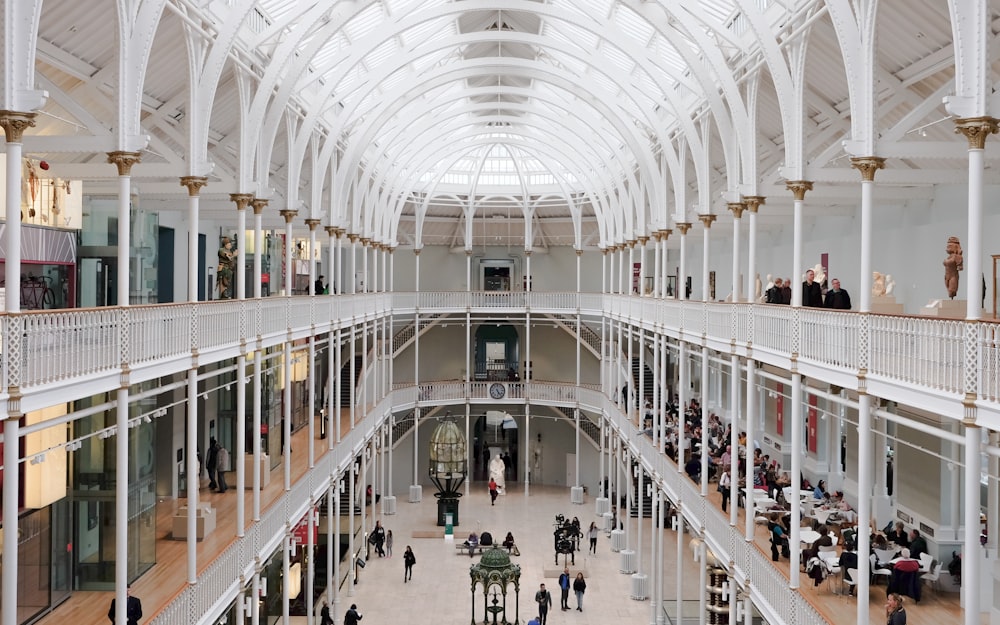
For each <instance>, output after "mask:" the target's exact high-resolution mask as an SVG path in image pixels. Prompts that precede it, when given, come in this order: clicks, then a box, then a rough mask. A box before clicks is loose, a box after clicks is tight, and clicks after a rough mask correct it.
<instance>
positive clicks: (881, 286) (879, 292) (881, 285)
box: [872, 271, 885, 297]
mask: <svg viewBox="0 0 1000 625" xmlns="http://www.w3.org/2000/svg"><path fill="white" fill-rule="evenodd" d="M883 295H885V276H883V275H882V274H881V273H879V272H877V271H873V272H872V297H882V296H883Z"/></svg>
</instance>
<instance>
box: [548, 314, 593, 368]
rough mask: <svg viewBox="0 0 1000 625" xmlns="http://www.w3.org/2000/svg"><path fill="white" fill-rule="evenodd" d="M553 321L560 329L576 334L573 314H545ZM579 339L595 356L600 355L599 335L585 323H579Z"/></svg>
mask: <svg viewBox="0 0 1000 625" xmlns="http://www.w3.org/2000/svg"><path fill="white" fill-rule="evenodd" d="M545 316H546V317H547V318H549V319H552V320H553V321H555V322H556V323H557V324H558V325H559V326H560V327H561V328H562V329H564V330H566V331H567V332H569V333H571V334H574V335H575V334H576V317H574V316H573V315H545ZM580 340H581V341H583V344H584V345H586V346H587V347H588V348H589V349H590V351H591V352H592V353H593V354H594V356H596V357H597V358H600V357H601V336H600V335H599V334H598V333H597V332H594V330H592V329H591V328H590V326H588V325H587V324H585V323H580Z"/></svg>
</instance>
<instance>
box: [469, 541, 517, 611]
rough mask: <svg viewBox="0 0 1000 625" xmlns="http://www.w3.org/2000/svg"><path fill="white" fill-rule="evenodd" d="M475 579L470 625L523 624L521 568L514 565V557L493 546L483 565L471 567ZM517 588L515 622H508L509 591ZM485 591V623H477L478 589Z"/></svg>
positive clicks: (471, 573)
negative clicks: (521, 619) (479, 624)
mask: <svg viewBox="0 0 1000 625" xmlns="http://www.w3.org/2000/svg"><path fill="white" fill-rule="evenodd" d="M469 576H470V577H471V578H472V621H471V624H470V625H477V623H480V622H481V623H483V625H518V624H519V623H520V616H521V615H520V605H519V601H518V600H519V599H520V596H521V567H520V566H518V565H516V564H511V562H510V555H509V554H508V553H507V552H506V551H504V550H503V549H500V548H499V547H498V546H497V545H493V548H492V549H487V550H486V552H485V553H484V554H483V557H482V558H481V559H480V560H479V564H473V565H472V566H471V567H469ZM511 585H513V587H514V620H513V621H510V620H507V589H508V587H509V586H511ZM480 586H481V587H482V590H483V620H482V621H478V620H477V619H476V588H477V587H480Z"/></svg>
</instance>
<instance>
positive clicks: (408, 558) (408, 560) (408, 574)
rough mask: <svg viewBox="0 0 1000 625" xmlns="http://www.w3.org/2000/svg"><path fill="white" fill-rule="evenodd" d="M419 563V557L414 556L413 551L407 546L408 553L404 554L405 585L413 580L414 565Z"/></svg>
mask: <svg viewBox="0 0 1000 625" xmlns="http://www.w3.org/2000/svg"><path fill="white" fill-rule="evenodd" d="M416 563H417V556H415V555H413V550H412V549H410V546H409V545H407V546H406V551H404V552H403V583H404V584H405V583H406V582H408V581H409V580H411V579H413V565H414V564H416Z"/></svg>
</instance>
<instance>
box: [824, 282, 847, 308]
mask: <svg viewBox="0 0 1000 625" xmlns="http://www.w3.org/2000/svg"><path fill="white" fill-rule="evenodd" d="M830 284H832V285H833V288H831V289H830V290H829V291H827V292H826V302H824V304H825V306H826V307H827V308H833V309H834V310H850V309H851V296H850V294H848V292H847V291H845V290H844V289H842V288H840V280H838V279H836V278H834V279H833V280H832V281H831V282H830Z"/></svg>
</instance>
